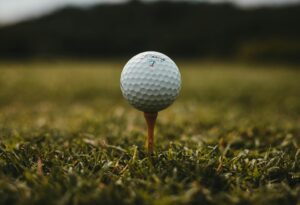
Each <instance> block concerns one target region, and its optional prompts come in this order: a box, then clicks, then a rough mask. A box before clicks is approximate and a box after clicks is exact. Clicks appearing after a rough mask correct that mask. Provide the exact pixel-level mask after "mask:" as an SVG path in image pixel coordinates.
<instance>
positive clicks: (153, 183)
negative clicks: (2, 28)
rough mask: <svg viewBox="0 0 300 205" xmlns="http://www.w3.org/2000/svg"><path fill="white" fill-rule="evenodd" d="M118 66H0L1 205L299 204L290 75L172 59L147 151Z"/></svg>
mask: <svg viewBox="0 0 300 205" xmlns="http://www.w3.org/2000/svg"><path fill="white" fill-rule="evenodd" d="M123 64H124V62H116V63H111V62H102V63H101V62H92V63H87V62H68V61H58V62H27V63H24V64H21V63H1V64H0V204H156V205H168V204H172V205H174V204H243V205H247V204H256V205H260V204H261V205H263V204H264V205H265V204H278V205H279V204H280V205H283V204H288V205H292V204H298V205H299V204H300V71H299V70H296V69H293V68H290V67H288V66H276V67H274V66H259V65H246V64H229V63H225V64H220V63H208V62H203V63H195V62H194V63H186V62H181V63H179V67H180V68H181V72H182V80H183V84H182V92H181V95H180V97H179V98H178V100H177V101H176V102H175V103H174V104H173V105H172V106H171V107H170V108H168V109H167V110H165V111H162V112H161V113H159V116H158V121H157V127H156V138H155V145H156V147H155V149H156V151H155V153H154V154H153V155H151V156H149V155H148V154H147V152H146V151H145V149H144V141H145V135H146V127H145V122H144V119H143V116H142V113H141V112H138V111H136V110H135V109H133V108H131V107H130V106H129V105H128V104H127V103H126V102H125V100H123V98H122V96H121V92H120V90H119V76H120V71H121V68H122V65H123Z"/></svg>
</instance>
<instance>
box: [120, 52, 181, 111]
mask: <svg viewBox="0 0 300 205" xmlns="http://www.w3.org/2000/svg"><path fill="white" fill-rule="evenodd" d="M149 67H150V68H155V69H151V71H149ZM120 83H121V86H120V87H121V90H122V93H123V96H124V98H125V99H126V100H127V101H128V102H129V104H131V105H132V106H133V107H135V108H137V109H139V110H141V111H144V112H158V111H160V110H163V109H165V108H167V107H168V106H169V105H171V104H172V103H173V102H174V101H175V99H176V97H177V96H178V94H179V92H180V88H181V75H180V72H179V69H178V67H177V65H176V64H175V63H174V61H173V60H172V59H170V58H169V57H168V56H166V55H164V54H162V53H159V52H154V51H148V52H143V53H140V54H138V55H136V56H134V57H132V58H131V59H130V60H129V61H128V62H127V63H126V65H125V66H124V68H123V71H122V73H121V79H120Z"/></svg>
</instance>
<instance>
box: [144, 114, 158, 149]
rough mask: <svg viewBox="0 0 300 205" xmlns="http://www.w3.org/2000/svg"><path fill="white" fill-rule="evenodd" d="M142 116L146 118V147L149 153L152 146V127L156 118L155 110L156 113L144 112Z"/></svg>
mask: <svg viewBox="0 0 300 205" xmlns="http://www.w3.org/2000/svg"><path fill="white" fill-rule="evenodd" d="M144 117H145V119H146V123H147V129H148V138H147V149H148V152H149V153H152V152H153V147H154V127H155V122H156V118H157V112H156V113H146V112H144Z"/></svg>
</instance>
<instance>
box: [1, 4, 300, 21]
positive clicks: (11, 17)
mask: <svg viewBox="0 0 300 205" xmlns="http://www.w3.org/2000/svg"><path fill="white" fill-rule="evenodd" d="M126 1H128V0H0V25H1V24H2V25H5V24H12V23H16V22H19V21H24V20H27V19H30V18H35V17H39V16H42V15H45V14H48V13H51V12H53V11H55V10H57V9H60V8H63V7H65V6H70V5H72V6H80V7H87V6H92V5H94V4H99V3H111V4H113V3H122V2H126ZM143 1H145V2H151V1H155V0H143ZM169 1H180V0H169ZM181 1H183V0H181ZM186 1H202V2H212V3H220V2H232V3H234V4H236V5H238V6H241V7H256V6H269V5H270V6H273V5H275V6H278V5H286V4H294V3H300V0H186Z"/></svg>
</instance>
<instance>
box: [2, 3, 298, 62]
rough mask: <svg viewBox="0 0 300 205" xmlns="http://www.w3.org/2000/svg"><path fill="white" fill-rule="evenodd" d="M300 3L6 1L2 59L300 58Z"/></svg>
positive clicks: (271, 60)
mask: <svg viewBox="0 0 300 205" xmlns="http://www.w3.org/2000/svg"><path fill="white" fill-rule="evenodd" d="M299 22H300V0H189V1H183V0H173V1H172V0H170V1H154V0H144V1H142V0H141V1H138V0H131V1H126V0H22V1H18V0H0V59H2V60H3V59H14V60H16V59H32V58H56V59H57V58H68V59H69V58H79V59H80V58H93V59H97V58H99V59H103V58H109V59H111V58H128V57H130V56H133V55H134V54H136V53H139V52H141V51H145V50H156V51H161V52H163V53H167V54H168V55H170V56H172V57H180V58H195V59H203V58H210V59H211V58H212V59H222V60H224V59H226V60H243V61H251V62H252V61H253V62H284V63H291V64H298V63H299V62H300V26H299Z"/></svg>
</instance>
